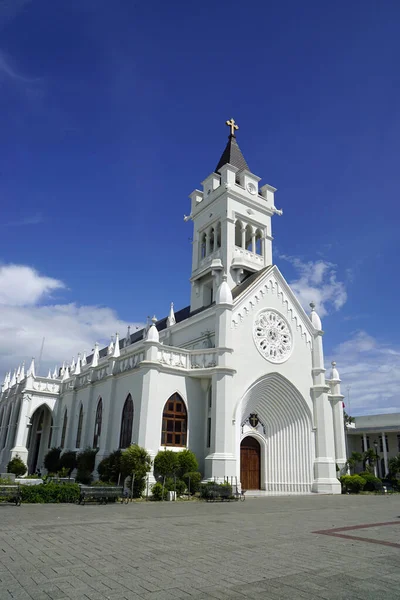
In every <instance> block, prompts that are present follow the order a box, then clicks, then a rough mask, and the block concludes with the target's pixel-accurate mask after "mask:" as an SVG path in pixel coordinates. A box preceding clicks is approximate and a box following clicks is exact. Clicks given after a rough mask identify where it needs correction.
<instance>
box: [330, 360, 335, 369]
mask: <svg viewBox="0 0 400 600" xmlns="http://www.w3.org/2000/svg"><path fill="white" fill-rule="evenodd" d="M331 365H332V367H333V368H335V367H336V362H335V361H334V360H333V361H332V362H331Z"/></svg>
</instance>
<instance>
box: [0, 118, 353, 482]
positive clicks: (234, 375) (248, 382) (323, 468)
mask: <svg viewBox="0 0 400 600" xmlns="http://www.w3.org/2000/svg"><path fill="white" fill-rule="evenodd" d="M227 124H228V125H229V126H230V127H231V134H230V136H229V139H228V143H227V146H226V148H225V150H224V152H223V154H222V156H221V158H220V160H219V162H218V165H217V167H216V168H215V170H214V171H213V172H212V173H211V174H210V175H209V176H208V177H206V179H205V180H204V181H203V183H202V188H201V190H197V189H196V190H194V192H192V194H191V195H190V198H191V211H190V216H188V217H185V219H186V221H192V223H193V231H194V234H193V263H192V276H191V299H190V306H188V307H186V308H184V309H182V310H180V311H178V312H176V313H174V310H173V305H172V304H171V308H170V312H169V315H168V317H167V318H164V319H161V320H157V319H155V318H154V319H153V323H152V324H149V325H148V326H147V327H146V328H145V329H144V330H142V331H139V332H137V333H135V334H133V335H131V334H130V333H128V335H127V336H126V337H125V338H123V339H120V338H119V336H118V334H117V335H116V337H115V339H113V340H112V341H111V342H110V344H109V346H108V347H105V348H103V349H101V350H100V349H99V346H98V344H96V345H95V350H94V353H93V355H92V356H89V357H85V356H84V357H82V358H81V357H78V360H77V362H76V364H75V362H73V364H72V365H70V366H64V367H63V368H62V369H61V370H60V371H59V372H55V373H53V375H50V374H49V376H48V377H38V376H36V375H35V369H34V363H32V365H31V367H30V369H29V370H28V372H27V374H26V375H25V373H24V371H23V370H22V371H21V370H19V372H16V373H14V375H12V376H11V375H10V374H8V375H7V376H6V379H5V381H4V384H3V388H2V394H1V402H0V427H1V429H0V471H2V470H3V471H4V469H5V467H6V465H7V462H8V461H9V459H10V457H11V456H15V455H16V454H19V455H20V456H21V457H22V458H23V459H24V461H26V462H27V464H28V466H29V469H30V471H31V472H32V471H34V470H35V469H36V467H42V465H43V457H44V455H45V454H46V452H47V450H48V448H50V447H51V446H56V445H57V446H61V447H62V448H63V449H73V450H80V449H83V448H84V447H87V446H91V447H97V448H99V450H98V454H97V462H98V461H100V460H101V459H102V458H103V457H104V456H106V455H107V454H109V453H110V452H111V451H113V450H115V449H117V448H124V447H126V446H128V445H129V444H130V443H135V444H139V445H140V446H144V447H145V448H146V449H147V450H148V451H149V453H150V454H151V455H152V456H155V454H156V453H157V452H158V451H159V450H160V449H163V448H164V447H167V448H172V449H175V450H177V451H179V450H180V449H182V448H185V447H189V448H191V449H192V450H193V451H194V452H195V453H196V455H197V457H198V459H199V462H200V465H201V469H202V472H203V473H204V477H205V479H214V478H216V479H217V480H223V478H224V477H228V478H229V479H230V478H233V480H234V481H235V480H237V482H241V485H242V487H243V488H245V489H257V488H259V489H264V490H268V491H271V492H275V493H276V492H280V493H282V492H283V493H284V492H290V493H306V492H310V491H314V492H323V493H340V484H339V482H338V480H337V476H336V464H338V465H339V466H340V467H342V466H343V465H344V463H345V461H346V455H345V434H344V427H343V408H342V398H343V397H342V396H341V393H340V380H339V376H338V373H337V370H336V367H335V365H334V364H333V368H332V373H331V377H330V380H327V379H326V377H325V368H324V356H323V342H322V337H323V331H322V325H321V321H320V319H319V317H318V315H317V313H316V312H315V310H314V307H313V306H312V310H311V314H310V316H307V314H306V313H305V312H304V310H303V308H302V307H301V305H300V303H299V301H298V300H297V298H296V296H295V295H294V293H293V291H292V290H291V289H290V287H289V286H288V284H287V283H286V281H285V279H284V278H283V276H282V274H281V273H280V271H279V269H278V267H277V266H275V265H273V264H272V240H273V238H272V229H271V221H272V217H273V216H274V215H275V214H278V215H280V214H282V211H279V210H277V209H276V208H275V202H274V194H275V191H276V190H275V188H273V187H272V186H270V185H268V184H265V185H263V186H262V187H260V186H259V181H260V178H259V177H257V176H256V175H254V174H253V173H252V172H251V171H250V169H249V167H248V165H247V163H246V161H245V159H244V157H243V155H242V153H241V151H240V149H239V146H238V144H237V141H236V137H235V129H237V126H235V124H234V122H233V120H232V121H229V122H227Z"/></svg>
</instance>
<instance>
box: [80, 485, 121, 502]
mask: <svg viewBox="0 0 400 600" xmlns="http://www.w3.org/2000/svg"><path fill="white" fill-rule="evenodd" d="M79 487H80V495H79V500H78V504H82V505H84V504H86V502H88V501H91V500H92V501H94V502H98V503H99V504H107V502H108V501H109V500H116V499H117V498H122V497H123V491H124V490H123V488H122V487H120V486H100V485H80V486H79Z"/></svg>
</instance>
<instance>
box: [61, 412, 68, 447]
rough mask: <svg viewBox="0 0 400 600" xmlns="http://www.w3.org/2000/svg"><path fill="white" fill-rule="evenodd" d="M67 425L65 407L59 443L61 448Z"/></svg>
mask: <svg viewBox="0 0 400 600" xmlns="http://www.w3.org/2000/svg"><path fill="white" fill-rule="evenodd" d="M67 425H68V411H67V409H65V412H64V421H63V426H62V432H61V444H60V447H61V448H64V444H65V435H66V433H67Z"/></svg>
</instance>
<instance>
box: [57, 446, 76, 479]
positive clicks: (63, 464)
mask: <svg viewBox="0 0 400 600" xmlns="http://www.w3.org/2000/svg"><path fill="white" fill-rule="evenodd" d="M75 468H76V452H72V450H68V451H67V452H64V454H62V455H61V456H60V460H59V463H58V469H59V470H60V471H61V470H63V469H64V473H65V475H63V477H70V476H71V473H72V471H73V470H74V469H75Z"/></svg>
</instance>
